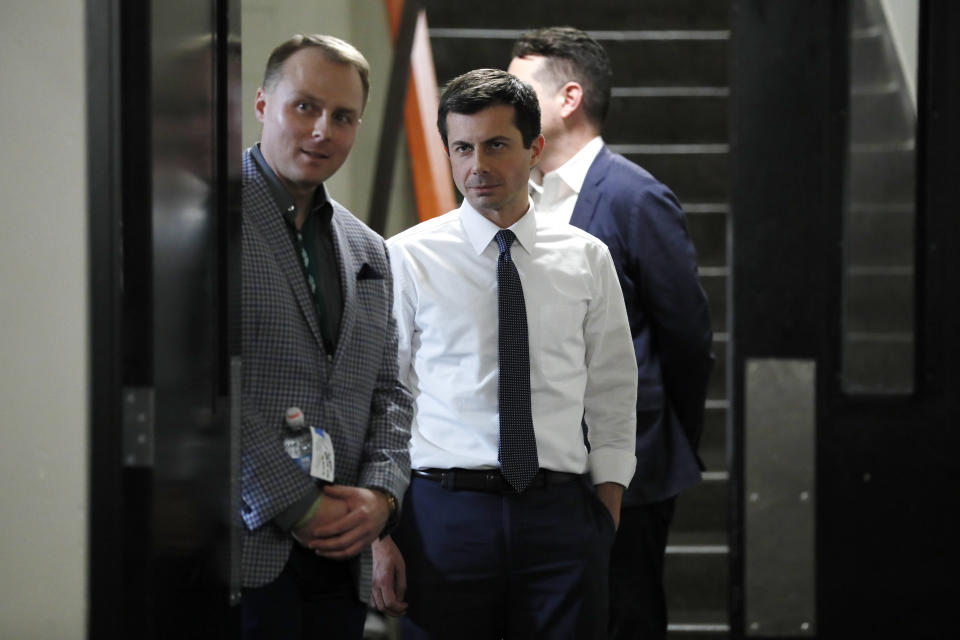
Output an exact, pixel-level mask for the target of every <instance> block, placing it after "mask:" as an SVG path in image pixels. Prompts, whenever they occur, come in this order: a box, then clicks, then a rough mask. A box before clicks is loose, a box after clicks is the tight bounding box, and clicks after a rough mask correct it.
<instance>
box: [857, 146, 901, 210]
mask: <svg viewBox="0 0 960 640" xmlns="http://www.w3.org/2000/svg"><path fill="white" fill-rule="evenodd" d="M853 154H854V156H855V157H853V158H851V160H850V187H849V191H850V200H851V201H854V202H856V201H861V202H887V203H910V202H913V198H914V196H913V194H914V189H915V188H916V180H915V177H914V176H915V170H914V162H915V157H916V154H915V152H914V150H913V149H912V148H899V149H898V148H892V149H871V148H868V147H861V148H860V149H855V150H854V152H853ZM880 176H883V178H882V179H881V178H880Z"/></svg>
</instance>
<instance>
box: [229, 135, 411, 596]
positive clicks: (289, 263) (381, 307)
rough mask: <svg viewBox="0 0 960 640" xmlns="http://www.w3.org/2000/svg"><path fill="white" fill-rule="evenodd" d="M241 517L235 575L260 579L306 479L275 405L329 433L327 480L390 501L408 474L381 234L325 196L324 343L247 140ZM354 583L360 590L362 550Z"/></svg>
mask: <svg viewBox="0 0 960 640" xmlns="http://www.w3.org/2000/svg"><path fill="white" fill-rule="evenodd" d="M242 194H243V224H242V230H243V244H242V246H243V256H242V277H243V283H242V290H243V295H242V298H243V301H242V306H243V309H242V333H243V335H242V349H243V351H242V356H243V362H242V381H243V382H242V393H241V396H242V403H243V411H242V419H243V443H242V464H241V487H240V489H241V513H240V515H241V517H242V519H243V523H244V525H245V527H244V528H243V555H242V569H243V585H244V586H245V587H255V586H260V585H263V584H265V583H267V582H270V581H272V580H273V579H275V578H276V577H277V575H279V573H280V571H281V569H282V568H283V566H284V564H285V563H286V561H287V557H288V555H289V553H290V548H291V545H292V544H293V540H292V537H291V535H290V534H289V533H286V532H284V531H281V530H280V529H279V528H278V527H277V526H276V525H275V524H274V523H273V522H272V521H273V519H274V518H275V517H276V516H277V515H279V514H280V513H282V512H283V511H284V510H285V509H286V508H288V507H290V506H291V505H292V504H293V503H294V502H296V501H297V500H299V499H301V498H303V497H304V496H305V495H306V494H307V493H308V492H309V491H310V490H311V487H312V486H313V480H312V479H311V478H310V477H309V476H308V475H307V474H306V473H304V472H302V471H301V470H300V469H299V468H298V467H297V465H296V464H295V463H294V462H293V461H292V460H291V459H290V458H289V457H288V456H287V454H286V452H285V451H284V449H283V442H282V440H283V424H284V413H285V411H286V410H287V408H289V407H294V406H295V407H300V408H301V409H302V410H303V412H304V415H305V417H306V422H307V424H308V425H315V426H322V427H323V428H325V429H326V430H327V431H328V432H329V433H330V435H331V439H332V441H333V444H334V452H335V458H336V483H337V484H346V485H354V486H366V487H378V488H382V489H385V490H387V491H389V492H390V493H392V494H393V495H394V496H395V497H396V498H397V500H398V502H399V500H400V498H401V497H402V496H403V494H404V491H406V488H407V484H408V483H409V478H410V457H409V453H408V451H407V446H408V442H409V438H410V420H411V417H412V415H413V409H412V399H411V397H410V394H409V393H408V392H407V390H406V389H405V388H404V387H403V385H402V384H401V383H400V382H399V381H398V379H397V331H396V323H395V322H394V320H393V314H392V309H393V278H392V274H391V271H390V265H389V263H388V257H387V251H386V247H385V245H384V243H383V239H382V238H381V237H380V236H378V235H377V234H376V233H374V232H373V231H371V230H370V229H369V228H367V227H366V226H365V225H364V224H363V223H362V222H360V221H359V220H357V219H356V218H355V217H353V215H351V214H350V212H348V211H347V210H346V209H344V208H343V207H342V206H341V205H340V204H338V203H336V202H333V201H331V203H332V204H333V219H332V222H331V227H332V232H333V240H334V246H335V250H336V256H337V262H338V263H339V265H340V282H341V287H342V290H343V315H342V319H341V323H340V335H339V339H338V341H337V348H336V353H335V354H327V353H325V352H324V349H323V340H322V338H321V334H320V327H319V324H318V321H317V315H316V310H315V306H314V303H313V299H312V298H311V295H310V292H309V290H308V289H307V284H306V281H305V278H304V275H303V269H302V266H301V263H300V261H299V258H298V257H297V255H296V252H295V251H294V248H293V244H292V241H291V237H290V234H289V231H288V230H287V228H286V223H285V222H284V220H283V217H282V212H281V211H280V210H279V207H278V205H277V204H276V202H275V201H274V199H273V197H272V195H271V192H270V189H269V186H268V184H267V182H266V181H265V180H264V176H263V174H261V173H260V170H259V169H258V167H257V165H256V161H255V160H254V159H253V157H252V156H251V154H250V151H249V150H248V151H247V152H246V153H245V154H244V157H243V192H242ZM360 566H361V571H360V580H359V585H358V586H359V594H360V597H361V599H363V600H367V599H368V598H369V594H370V586H369V585H370V557H369V550H368V551H367V552H365V553H364V554H363V555H362V556H361V563H360Z"/></svg>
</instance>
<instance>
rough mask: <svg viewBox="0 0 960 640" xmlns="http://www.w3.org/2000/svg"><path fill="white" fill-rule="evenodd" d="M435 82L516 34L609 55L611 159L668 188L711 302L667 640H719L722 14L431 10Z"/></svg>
mask: <svg viewBox="0 0 960 640" xmlns="http://www.w3.org/2000/svg"><path fill="white" fill-rule="evenodd" d="M423 4H424V6H425V7H426V9H427V21H428V24H429V26H430V40H431V45H432V47H433V57H434V64H435V65H436V69H437V82H438V84H440V85H442V84H443V83H445V82H446V81H447V80H449V79H451V78H453V77H455V76H457V75H459V74H461V73H463V72H465V71H468V70H470V69H475V68H479V67H496V68H501V69H505V68H506V67H507V64H508V63H509V62H510V49H511V47H512V44H513V41H514V39H515V38H516V37H517V36H518V35H519V34H520V32H521V31H523V30H526V29H529V28H534V27H542V26H550V25H573V26H576V27H579V28H581V29H584V30H586V31H588V32H590V34H591V35H593V36H594V37H595V38H597V39H598V40H599V41H600V42H601V43H602V44H603V45H604V47H605V48H606V49H607V52H608V54H609V55H610V59H611V63H612V65H613V71H614V89H613V99H612V102H611V105H610V112H609V115H608V117H607V123H606V126H605V129H604V132H603V135H604V140H605V141H606V142H607V144H608V145H609V146H610V147H611V148H612V149H613V150H614V151H616V152H619V153H621V154H623V155H625V156H626V157H627V158H629V159H630V160H633V161H634V162H636V163H637V164H639V165H641V166H642V167H644V168H646V169H647V170H648V171H650V172H651V173H652V174H653V175H654V176H656V177H657V178H659V179H660V180H661V181H663V182H664V183H665V184H666V185H668V186H669V187H670V188H671V189H672V190H673V191H674V192H675V193H676V194H677V197H678V198H679V199H680V202H681V203H682V204H683V207H684V210H685V211H686V214H687V220H688V225H689V229H690V232H691V234H692V236H693V240H694V244H695V246H696V248H697V253H698V258H699V264H700V277H701V281H702V283H703V287H704V289H705V290H706V292H707V295H708V297H709V299H710V305H711V313H712V316H713V324H714V327H713V329H714V353H715V355H716V357H717V362H716V365H715V369H714V373H713V376H712V379H711V383H710V391H709V397H708V400H707V407H706V424H705V427H704V434H703V439H702V441H701V447H700V453H701V456H702V458H703V460H704V463H705V464H706V466H707V472H706V473H705V474H704V481H703V482H702V483H701V484H700V485H698V486H697V487H695V488H693V489H691V490H689V491H687V492H685V493H684V494H683V495H682V496H681V497H680V499H679V500H678V503H677V511H676V516H675V518H674V524H673V527H672V530H671V536H670V540H669V543H668V547H667V562H666V574H667V575H666V588H667V601H668V606H669V619H670V625H669V634H670V637H671V638H685V639H690V640H693V639H700V638H711V639H716V638H725V637H727V635H728V633H729V627H728V609H727V605H728V589H729V578H728V573H729V572H728V563H729V547H728V544H727V512H728V471H727V455H726V440H727V437H726V432H727V429H726V424H727V410H728V401H727V391H726V389H727V385H726V366H727V365H726V355H727V306H726V301H727V280H728V274H729V264H728V260H729V255H728V249H727V244H728V243H727V225H728V218H729V215H730V207H729V204H728V201H729V175H728V166H729V164H728V153H729V147H728V141H727V102H728V96H729V87H728V79H727V66H728V57H727V46H728V42H729V37H730V33H729V15H728V14H729V3H728V2H725V1H723V0H634V1H632V2H623V0H592V1H591V2H588V3H584V2H579V1H575V0H555V1H553V2H527V3H523V2H516V0H487V1H486V2H484V3H483V4H482V5H473V4H467V3H460V2H450V1H449V0H426V1H425V2H423Z"/></svg>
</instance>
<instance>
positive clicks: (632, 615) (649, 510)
mask: <svg viewBox="0 0 960 640" xmlns="http://www.w3.org/2000/svg"><path fill="white" fill-rule="evenodd" d="M675 506H676V498H668V499H667V500H664V501H662V502H655V503H653V504H648V505H642V506H637V507H624V508H623V509H622V510H621V512H620V528H619V529H617V537H616V539H615V540H614V543H613V549H612V551H611V553H610V636H609V637H610V638H611V640H663V639H664V638H666V637H667V601H666V596H665V595H664V591H663V563H664V555H665V553H666V549H667V532H668V530H669V528H670V522H671V521H672V520H673V511H674V508H675Z"/></svg>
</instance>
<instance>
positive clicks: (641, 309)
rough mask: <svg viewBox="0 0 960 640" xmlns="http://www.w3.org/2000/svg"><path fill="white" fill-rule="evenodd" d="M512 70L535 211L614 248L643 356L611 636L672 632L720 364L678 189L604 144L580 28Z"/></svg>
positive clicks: (601, 78)
mask: <svg viewBox="0 0 960 640" xmlns="http://www.w3.org/2000/svg"><path fill="white" fill-rule="evenodd" d="M512 56H513V59H512V61H511V62H510V67H509V69H508V70H509V71H510V73H512V74H514V75H516V76H517V77H519V78H520V79H521V80H524V81H526V82H528V83H530V84H531V85H532V86H533V87H534V90H535V91H536V93H537V96H538V99H539V101H540V108H541V122H542V126H543V135H544V138H545V140H546V142H545V144H544V149H543V154H542V157H541V161H540V164H539V166H538V167H537V168H535V169H534V172H533V173H532V174H531V191H532V195H533V197H534V201H535V203H536V206H537V215H538V216H557V217H559V218H561V219H564V220H567V221H569V222H570V223H571V224H572V225H574V226H577V227H580V228H581V229H584V230H586V231H588V232H589V233H591V234H593V235H594V236H596V237H597V238H599V239H600V240H602V241H603V242H604V243H606V245H607V246H608V247H609V249H610V253H611V255H612V256H613V260H614V263H615V264H616V268H617V275H618V277H619V278H620V286H621V289H622V290H623V295H624V299H625V302H626V306H627V314H628V315H629V318H630V330H631V333H632V336H633V346H634V350H635V352H636V357H637V367H638V387H637V447H636V453H637V469H636V473H635V475H634V477H633V481H632V482H631V484H630V487H629V489H628V490H627V492H626V493H625V494H624V497H623V510H622V517H621V522H620V528H619V530H618V531H617V537H616V540H615V542H614V547H613V550H612V555H611V566H610V587H611V594H610V598H611V602H610V610H611V624H610V637H612V638H644V639H647V638H663V637H664V636H665V635H666V626H667V619H666V603H665V598H664V594H663V564H664V553H665V550H666V541H667V531H668V527H669V524H670V521H671V519H672V517H673V511H674V503H675V498H676V496H677V494H678V493H680V492H681V491H682V490H683V489H686V488H688V487H690V486H692V485H694V484H696V483H697V482H698V481H699V480H700V472H701V469H702V465H701V463H700V461H699V458H698V456H697V453H696V451H697V444H698V441H699V439H700V433H701V431H702V428H703V407H704V401H705V399H706V389H707V380H708V377H709V375H710V370H711V368H712V366H713V356H712V355H711V352H710V345H711V340H712V332H711V328H710V315H709V311H708V308H707V300H706V296H705V295H704V293H703V289H702V288H701V287H700V282H699V278H698V275H697V264H696V254H695V251H694V248H693V244H692V243H691V241H690V236H689V234H688V232H687V228H686V223H685V220H684V214H683V211H682V210H681V208H680V204H679V203H678V202H677V199H676V197H675V196H674V195H673V193H672V192H671V191H670V190H669V189H668V188H667V187H666V186H664V185H663V184H662V183H660V182H658V181H657V180H656V179H655V178H654V177H653V176H651V175H650V174H649V173H647V172H646V171H645V170H643V169H642V168H640V167H639V166H637V165H635V164H633V163H632V162H630V161H628V160H626V159H625V158H623V157H622V156H620V155H617V154H614V153H611V152H610V150H609V149H607V148H606V147H605V146H604V144H603V140H602V139H601V138H600V132H601V128H602V125H603V120H604V117H605V115H606V111H607V106H608V104H609V101H610V85H611V80H612V73H611V70H610V63H609V60H608V58H607V55H606V52H605V51H604V50H603V47H601V46H600V44H599V43H597V41H596V40H594V39H593V38H591V37H590V36H589V35H587V34H586V33H584V32H583V31H580V30H578V29H573V28H570V27H550V28H545V29H537V30H534V31H529V32H527V33H524V34H522V35H521V36H520V38H519V39H518V40H517V42H516V43H515V44H514V48H513V52H512Z"/></svg>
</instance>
